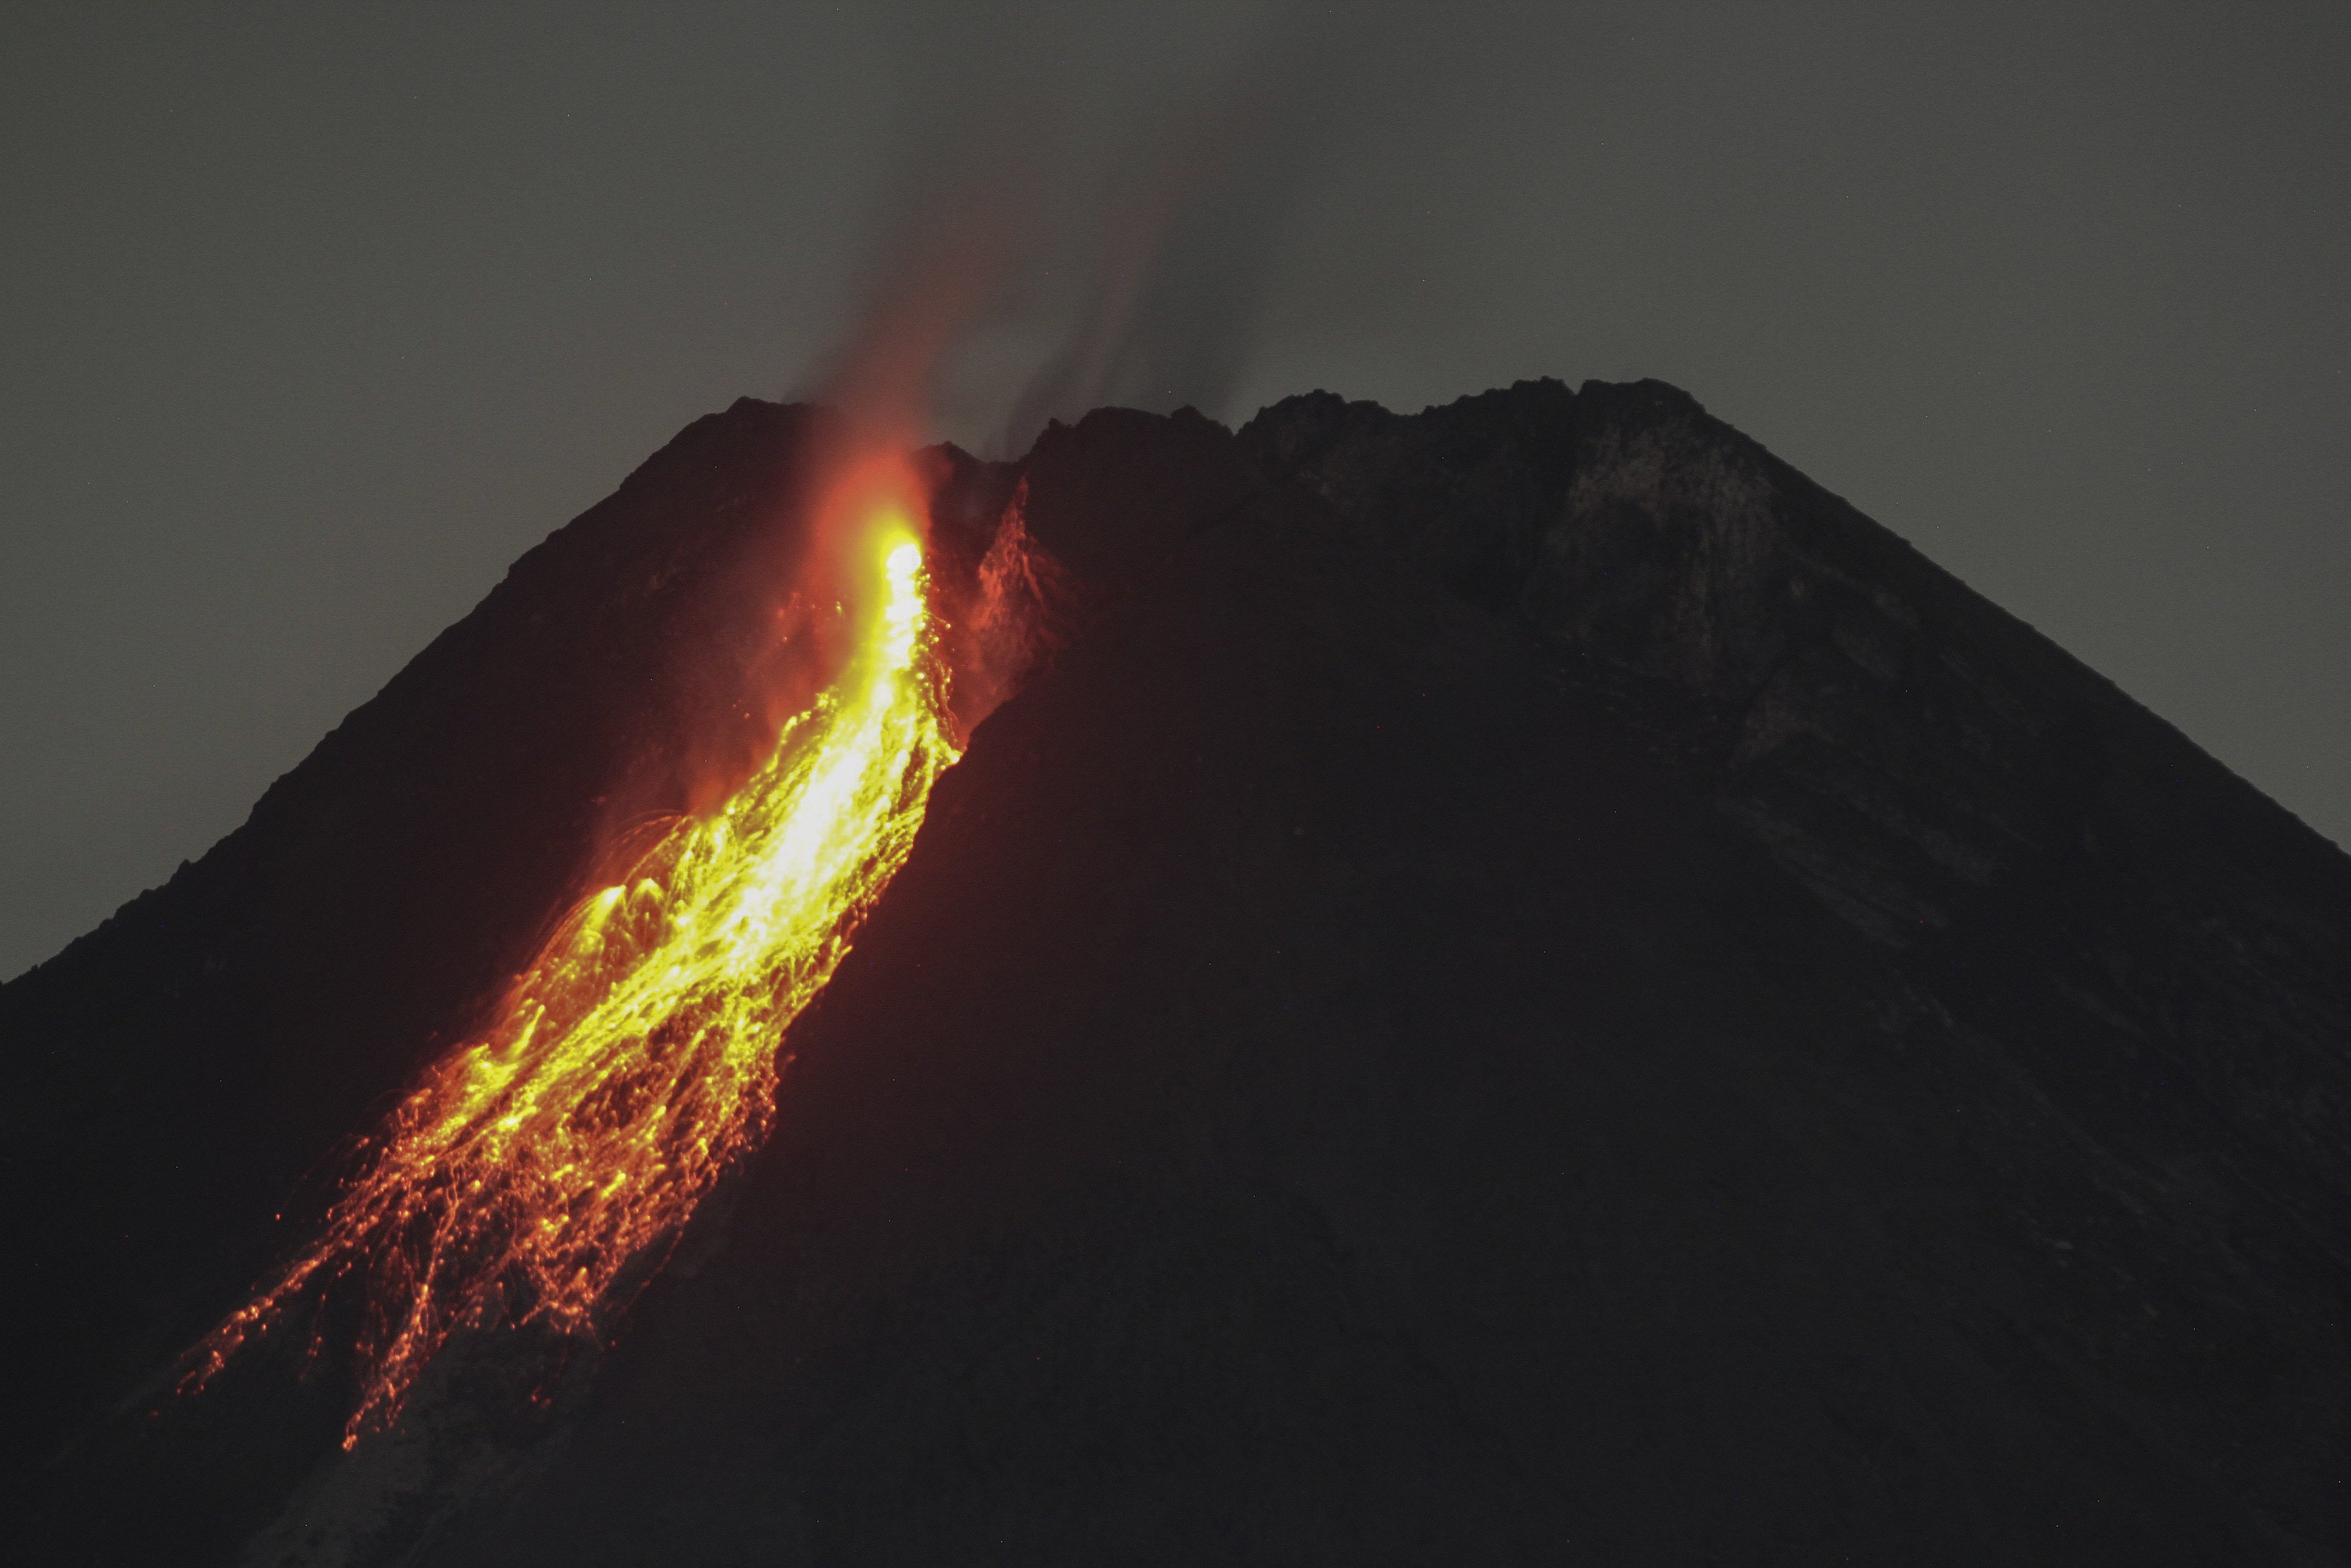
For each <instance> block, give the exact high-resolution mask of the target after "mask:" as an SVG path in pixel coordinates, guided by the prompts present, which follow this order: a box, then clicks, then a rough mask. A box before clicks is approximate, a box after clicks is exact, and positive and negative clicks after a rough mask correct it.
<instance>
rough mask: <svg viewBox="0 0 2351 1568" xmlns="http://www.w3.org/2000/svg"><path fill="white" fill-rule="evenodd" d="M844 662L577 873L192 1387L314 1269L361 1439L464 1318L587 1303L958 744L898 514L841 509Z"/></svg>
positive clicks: (820, 971) (665, 1226)
mask: <svg viewBox="0 0 2351 1568" xmlns="http://www.w3.org/2000/svg"><path fill="white" fill-rule="evenodd" d="M858 534H859V535H860V536H861V538H863V537H867V536H870V548H871V554H870V557H867V556H866V555H865V552H866V549H867V546H866V545H865V544H862V543H861V544H860V545H859V546H858V547H857V549H856V551H855V553H854V554H853V555H852V562H854V561H855V560H856V559H859V558H864V559H869V560H870V567H855V566H853V567H852V573H854V572H855V571H858V570H870V573H871V579H872V581H871V593H872V597H871V599H870V601H867V607H866V609H865V612H864V620H863V622H862V625H861V626H860V627H859V629H858V632H857V640H856V643H855V646H854V650H853V652H852V653H851V655H850V657H849V659H848V662H847V664H846V667H845V668H844V669H843V671H842V673H841V675H840V677H839V678H838V680H837V681H836V682H835V683H834V685H832V686H831V689H829V690H828V691H827V692H825V693H824V695H821V696H820V698H818V700H817V701H816V703H815V704H814V705H813V706H811V707H810V708H809V709H808V710H807V711H806V712H804V713H802V714H800V715H799V716H798V717H796V718H795V719H793V720H792V721H791V722H790V723H789V724H788V725H787V726H786V727H785V728H784V731H783V733H782V735H781V737H779V738H778V743H777V746H776V749H775V753H774V755H773V757H772V758H770V759H769V761H768V763H767V764H766V766H765V767H763V768H761V769H760V770H759V771H758V773H756V774H755V775H754V776H753V777H752V778H751V779H749V780H748V781H747V782H746V783H745V784H744V785H743V786H742V787H741V788H740V789H738V790H737V791H736V793H735V795H734V796H733V798H732V799H730V800H727V802H726V804H725V806H724V807H722V808H721V809H719V810H717V811H716V813H714V814H712V815H709V816H706V817H702V818H695V819H688V820H684V821H680V822H679V823H677V824H676V825H675V826H674V828H673V829H672V830H671V831H669V832H668V834H667V835H666V836H665V837H664V839H663V840H662V841H661V842H660V843H659V844H657V845H656V846H655V847H654V848H653V850H652V851H651V852H648V853H647V854H646V855H645V856H644V857H643V860H641V861H640V862H638V863H637V864H636V865H635V866H634V867H633V868H632V871H631V873H630V874H629V877H628V879H627V880H626V881H625V882H623V883H618V884H616V885H614V886H611V887H607V888H605V889H603V890H602V891H601V892H599V893H597V894H594V895H592V896H591V897H590V898H588V899H586V900H585V901H584V902H583V903H582V904H580V906H579V907H578V908H577V909H575V910H574V911H573V912H572V913H571V915H569V918H568V919H567V920H566V921H565V922H564V923H563V925H561V926H560V927H559V929H558V931H557V932H556V934H555V936H553V937H552V938H551V939H550V940H549V942H548V944H547V946H546V947H545V948H544V949H543V950H542V951H541V953H540V954H539V956H538V958H537V959H536V960H535V961H534V962H533V963H532V965H531V966H530V967H529V968H528V970H526V971H525V973H524V975H523V976H522V977H521V979H520V981H519V982H518V984H517V987H516V988H515V989H514V991H513V992H512V993H511V994H510V996H509V998H508V999H507V1003H506V1005H505V1006H504V1008H503V1009H502V1010H501V1012H500V1015H499V1018H498V1021H497V1022H496V1025H495V1026H494V1027H493V1028H491V1029H490V1030H488V1031H487V1032H486V1033H485V1034H483V1035H482V1036H481V1037H480V1038H478V1039H476V1040H472V1041H470V1042H469V1043H467V1044H465V1045H464V1046H462V1047H459V1048H458V1049H456V1050H455V1051H452V1052H451V1053H450V1054H449V1055H448V1056H446V1057H445V1058H444V1059H443V1060H442V1061H440V1062H438V1063H437V1064H436V1065H435V1066H434V1068H433V1069H432V1071H430V1073H429V1074H428V1075H427V1077H426V1078H425V1080H424V1082H423V1084H422V1085H421V1086H420V1087H418V1088H417V1089H416V1090H415V1092H413V1093H412V1094H411V1095H410V1096H409V1098H408V1099H407V1100H406V1102H405V1103H402V1105H401V1106H400V1108H399V1109H398V1110H397V1112H395V1113H393V1115H392V1119H391V1123H390V1125H389V1126H388V1127H387V1128H386V1129H385V1130H384V1131H383V1132H382V1134H381V1135H380V1136H379V1137H378V1138H377V1139H376V1140H374V1141H373V1142H371V1144H370V1145H368V1146H367V1148H366V1149H365V1150H364V1151H363V1164H362V1166H361V1169H360V1174H359V1175H358V1176H356V1177H355V1178H354V1179H353V1180H352V1182H351V1184H350V1186H349V1187H348V1188H346V1189H345V1190H344V1192H343V1193H342V1195H341V1196H340V1198H339V1199H338V1200H337V1201H336V1203H335V1204H334V1206H333V1207H332V1209H331V1210H330V1211H329V1215H328V1218H327V1219H326V1222H325V1224H324V1227H323V1229H322V1233H321V1234H320V1235H319V1238H318V1239H317V1240H316V1242H315V1243H314V1244H313V1245H311V1246H310V1247H309V1248H308V1249H307V1250H306V1251H304V1252H302V1253H301V1254H300V1255H299V1256H298V1258H297V1259H296V1260H294V1261H293V1262H292V1263H291V1264H290V1265H289V1266H287V1268H286V1269H285V1270H283V1271H282V1272H281V1273H279V1274H278V1275H277V1276H276V1277H275V1279H274V1281H273V1282H271V1283H270V1284H268V1285H267V1287H266V1289H264V1290H263V1291H261V1292H260V1294H259V1295H257V1296H256V1298H255V1300H254V1301H252V1302H251V1303H250V1304H248V1305H246V1306H245V1307H243V1308H241V1309H240V1310H238V1311H237V1312H235V1313H233V1314H231V1315H230V1316H229V1317H228V1318H227V1320H226V1321H225V1322H223V1323H222V1324H221V1325H220V1327H219V1328H217V1329H215V1330H214V1332H213V1333H212V1334H211V1335H210V1336H209V1337H208V1338H207V1339H206V1340H205V1341H204V1343H202V1344H201V1345H200V1346H198V1347H197V1349H196V1351H195V1352H194V1353H193V1360H192V1364H191V1367H190V1370H189V1371H188V1374H187V1375H186V1377H185V1379H184V1380H183V1384H182V1386H183V1388H190V1389H193V1388H195V1387H200V1386H202V1385H204V1383H205V1382H206V1381H208V1380H209V1379H210V1378H212V1377H213V1376H214V1375H215V1374H217V1373H218V1372H219V1371H220V1369H221V1368H222V1367H223V1366H224V1365H225V1364H226V1363H227V1361H228V1360H229V1358H230V1357H231V1356H233V1355H234V1354H235V1353H236V1351H237V1350H238V1348H239V1347H240V1346H242V1345H244V1344H246V1343H249V1342H250V1341H252V1340H254V1339H256V1338H257V1337H258V1336H260V1335H262V1334H264V1333H267V1332H268V1331H269V1330H270V1329H271V1328H272V1327H273V1326H275V1325H276V1324H277V1322H278V1321H279V1320H281V1319H282V1318H283V1317H284V1316H285V1314H286V1313H287V1311H288V1309H289V1308H291V1307H292V1306H293V1305H294V1304H295V1303H296V1302H297V1301H298V1300H300V1299H302V1298H303V1297H304V1296H305V1295H306V1294H307V1293H309V1292H311V1291H313V1290H314V1289H323V1288H324V1287H326V1286H327V1285H329V1284H330V1283H332V1282H334V1281H343V1280H350V1281H353V1282H355V1283H358V1284H360V1285H361V1286H362V1288H363V1290H364V1299H365V1301H366V1307H365V1321H364V1323H363V1325H362V1327H361V1329H360V1341H359V1344H358V1357H359V1368H360V1400H359V1404H358V1407H357V1408H356V1409H355V1410H354V1411H353V1413H352V1415H351V1417H350V1423H349V1424H348V1426H347V1427H346V1428H345V1430H344V1436H343V1443H344V1446H345V1447H346V1448H349V1447H350V1446H351V1445H352V1444H353V1443H354V1442H356V1441H357V1440H358V1438H359V1437H360V1435H361V1434H362V1433H364V1432H366V1431H368V1430H371V1429H374V1428H378V1427H383V1426H386V1425H388V1424H390V1423H391V1422H392V1420H393V1419H394V1418H396V1417H397V1416H398V1415H399V1413H400V1410H401V1407H402V1403H403V1401H404V1400H405V1399H406V1397H407V1396H408V1394H409V1392H410V1390H411V1389H412V1387H413V1385H414V1384H415V1381H416V1378H417V1377H418V1375H420V1373H421V1372H422V1371H423V1368H424V1366H425V1365H426V1364H428V1363H429V1362H430V1361H431V1360H432V1358H433V1357H434V1355H435V1354H437V1353H438V1352H439V1351H440V1350H441V1349H442V1348H443V1346H444V1345H445V1344H446V1343H447V1342H448V1341H449V1339H450V1337H451V1336H452V1335H453V1334H454V1333H457V1332H459V1331H461V1330H465V1329H475V1328H487V1327H493V1326H496V1325H498V1324H508V1325H512V1324H519V1323H524V1322H546V1323H549V1324H551V1325H553V1326H555V1327H556V1328H558V1329H560V1330H562V1331H565V1332H570V1333H587V1332H592V1331H593V1329H594V1327H595V1315H596V1312H597V1311H598V1309H599V1307H600V1304H601V1303H605V1302H607V1301H609V1300H611V1298H612V1297H613V1296H614V1294H615V1291H616V1287H621V1286H622V1285H623V1282H624V1280H627V1279H641V1278H642V1277H643V1269H642V1268H641V1267H640V1268H637V1269H636V1270H635V1271H634V1272H633V1273H632V1266H633V1265H637V1264H638V1263H639V1261H640V1260H644V1259H646V1258H647V1255H648V1253H649V1252H650V1250H651V1249H654V1248H655V1247H657V1246H660V1245H663V1244H664V1243H666V1242H669V1241H672V1240H674V1238H675V1237H676V1235H677V1234H678V1232H679V1230H680V1228H682V1227H683V1226H684V1223H685V1221H686V1220H687V1219H688V1218H690V1217H691V1216H692V1214H693V1212H694V1209H695V1206H696V1205H697V1204H698V1203H699V1202H700V1201H701V1200H702V1199H703V1197H705V1195H707V1194H708V1193H709V1191H710V1190H711V1187H712V1186H714V1184H716V1181H717V1180H718V1178H719V1176H720V1175H721V1174H722V1173H723V1172H724V1171H725V1170H726V1167H727V1166H728V1164H729V1162H730V1161H731V1160H733V1159H734V1158H735V1157H737V1155H741V1154H743V1153H745V1152H747V1150H749V1149H751V1148H753V1147H755V1146H756V1145H758V1143H759V1142H760V1140H761V1139H762V1138H763V1137H764V1136H765V1135H766V1134H767V1131H768V1124H769V1123H770V1121H771V1119H772V1117H773V1114H774V1108H775V1093H776V1087H777V1075H778V1045H779V1043H780V1041H781V1040H782V1037H783V1032H784V1030H785V1029H786V1028H787V1026H789V1024H790V1022H791V1021H792V1019H794V1018H795V1017H796V1016H797V1015H798V1014H799V1012H800V1010H801V1009H803V1008H805V1007H806V1006H807V1005H808V1003H809V1001H810V998H813V997H814V996H815V995H816V993H817V992H818V991H819V990H820V989H821V988H823V986H824V984H825V982H826V981H827V980H828V979H830V978H831V976H832V973H833V970H834V968H835V967H836V966H837V965H838V964H839V963H840V962H841V956H842V955H843V954H844V953H846V952H847V950H848V946H849V942H850V939H851V937H852V935H853V933H854V931H855V928H856V926H857V924H858V922H859V920H860V919H861V918H862V915H864V913H865V912H866V911H867V910H868V909H869V908H870V907H871V906H872V904H873V901H874V900H875V898H876V897H878V896H879V895H880V894H881V892H882V890H883V887H885V886H886V885H887V884H888V883H889V881H890V879H891V877H892V876H893V874H894V873H896V872H897V870H898V868H899V867H900V866H901V865H902V864H903V863H904V861H905V858H906V854H907V852H908V850H909V849H910V848H911V847H912V844H913V841H914V831H915V830H916V828H917V827H919V826H920V825H921V822H922V819H923V812H924V810H925V806H926V805H927V803H928V800H929V797H930V792H931V786H932V784H933V782H934V781H935V779H937V777H938V775H939V773H940V772H941V771H942V770H943V769H945V768H946V767H947V766H948V765H949V764H951V763H952V762H954V760H955V759H956V748H955V744H954V740H953V737H952V735H951V733H950V731H949V729H948V727H947V722H946V672H945V670H944V667H943V665H942V664H941V661H940V658H939V655H938V653H937V649H936V645H935V625H934V622H933V619H932V614H931V611H930V609H929V605H928V601H927V596H926V590H927V583H926V580H925V573H924V570H923V554H922V546H921V543H920V539H919V535H918V532H917V529H916V527H915V525H914V523H913V522H912V521H911V520H910V518H909V517H907V516H906V514H905V512H904V510H903V509H902V508H899V507H887V508H884V509H882V510H880V511H878V512H877V513H875V514H874V515H873V516H872V517H869V518H868V519H866V521H865V523H864V525H863V526H862V527H861V528H859V529H858Z"/></svg>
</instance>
